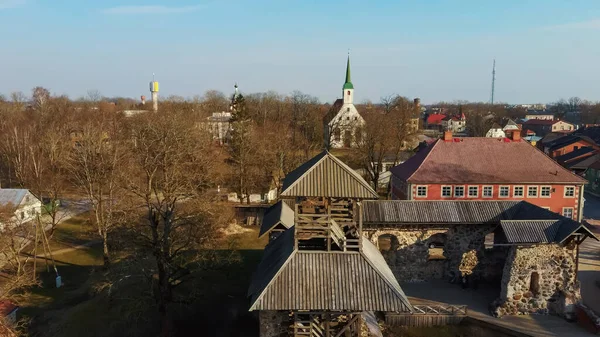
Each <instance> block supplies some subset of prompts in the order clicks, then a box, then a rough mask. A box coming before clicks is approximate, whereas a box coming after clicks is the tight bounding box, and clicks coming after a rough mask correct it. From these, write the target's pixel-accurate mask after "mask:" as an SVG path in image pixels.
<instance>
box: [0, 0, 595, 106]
mask: <svg viewBox="0 0 600 337" xmlns="http://www.w3.org/2000/svg"><path fill="white" fill-rule="evenodd" d="M342 6H345V7H342ZM344 8H348V9H347V10H346V11H345V10H343V9H344ZM340 9H342V10H340ZM334 11H335V12H336V13H341V14H342V15H332V13H333V12H334ZM269 13H272V14H276V15H270V14H269ZM392 13H393V15H392ZM598 17H600V7H599V6H597V5H596V4H594V3H593V2H592V1H577V2H576V3H569V4H566V3H562V2H559V1H551V2H548V1H543V2H542V1H532V2H529V3H527V4H521V3H519V2H518V1H509V2H503V3H502V4H479V3H477V2H474V1H435V2H432V3H427V4H414V3H413V4H394V3H391V2H388V1H385V2H380V3H378V4H368V5H367V4H361V3H358V2H350V3H348V4H342V3H341V2H339V1H325V2H320V3H315V4H310V5H308V4H303V3H287V4H279V3H277V2H273V1H259V2H257V3H253V4H252V5H250V4H246V3H236V2H221V1H213V2H197V1H196V2H194V1H180V2H178V3H177V4H168V3H165V2H160V1H158V2H156V3H152V4H146V3H142V2H141V1H131V2H128V3H123V2H121V1H107V2H103V3H98V4H80V3H78V2H75V1H65V2H62V3H60V4H50V3H47V2H44V1H33V0H3V1H0V19H1V20H0V29H3V30H4V31H6V32H11V34H10V35H8V36H7V38H6V39H5V41H4V42H5V44H4V46H5V48H6V50H9V51H10V52H9V53H5V54H3V55H2V56H0V64H1V66H0V67H1V68H2V73H3V75H4V76H3V78H5V79H8V80H5V81H3V82H2V83H0V92H1V93H3V94H4V95H8V94H10V93H11V92H14V91H22V92H24V93H28V92H29V91H30V90H31V88H33V87H35V86H38V85H39V86H44V87H47V88H49V89H50V91H51V92H52V93H53V94H57V95H63V94H66V95H68V96H70V97H72V98H77V97H81V96H85V94H86V93H87V91H88V90H98V91H99V92H101V93H102V94H103V95H105V96H108V97H114V96H123V97H139V96H140V95H142V94H147V90H146V88H147V83H148V82H149V81H150V80H151V75H152V73H156V79H157V80H158V81H160V82H161V84H162V88H163V90H162V91H161V96H162V97H167V96H169V95H179V96H183V97H193V96H195V95H202V94H203V93H204V92H205V91H206V90H210V89H216V90H220V91H223V92H225V93H229V92H230V91H231V90H232V89H231V88H232V86H233V84H234V83H236V82H237V83H238V84H239V85H240V88H241V89H243V91H244V92H246V93H251V92H265V91H269V90H274V91H276V92H279V93H281V94H288V93H290V92H292V91H294V90H300V91H302V92H304V93H306V94H310V95H312V96H316V97H318V98H319V99H320V100H321V101H322V102H331V101H333V100H335V99H336V98H338V97H339V96H340V89H341V88H340V87H341V85H342V84H343V75H344V74H343V72H344V66H345V58H346V54H347V50H348V48H349V49H350V51H351V58H352V67H353V79H354V82H355V85H356V101H357V102H362V101H364V100H371V101H373V102H376V101H378V100H379V98H380V97H382V96H387V95H390V94H394V93H398V94H401V95H403V96H407V97H420V98H421V99H422V102H423V103H425V104H428V103H433V102H437V101H455V100H468V101H478V102H487V101H489V97H490V91H491V72H492V62H493V60H494V59H496V61H497V67H496V93H495V101H497V102H506V103H510V104H524V103H550V102H553V101H555V100H557V99H559V98H568V97H571V96H578V97H581V98H583V99H588V100H591V101H598V100H600V94H598V91H597V90H595V87H594V85H593V84H594V80H595V78H597V77H598V76H600V68H598V67H590V66H589V65H591V64H594V63H595V59H596V58H597V56H598V54H599V53H600V50H599V47H597V45H596V44H593V43H589V42H590V41H593V39H594V35H595V34H596V33H597V31H598V29H600V20H598ZM308 22H310V24H307V23H308ZM575 48H576V49H575ZM575 50H576V51H577V52H574V51H575ZM40 51H43V52H40Z"/></svg>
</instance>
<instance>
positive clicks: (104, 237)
mask: <svg viewBox="0 0 600 337" xmlns="http://www.w3.org/2000/svg"><path fill="white" fill-rule="evenodd" d="M102 248H103V250H102V258H103V259H104V268H105V269H108V268H109V267H110V256H109V254H108V233H106V231H103V232H102Z"/></svg>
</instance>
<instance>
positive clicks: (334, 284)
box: [248, 229, 412, 312]
mask: <svg viewBox="0 0 600 337" xmlns="http://www.w3.org/2000/svg"><path fill="white" fill-rule="evenodd" d="M293 239H294V229H289V230H287V231H286V232H284V233H283V234H282V235H281V236H280V237H279V238H278V239H277V240H275V241H273V242H271V243H270V244H269V246H268V247H267V249H266V250H265V255H264V257H263V259H262V261H261V263H260V265H259V267H258V269H257V271H256V273H255V275H254V279H253V281H252V284H251V286H250V289H249V292H248V295H249V296H250V299H251V306H250V311H252V310H323V311H325V310H329V311H393V312H409V311H412V306H411V305H410V303H409V301H408V299H407V298H406V295H405V294H404V292H403V291H402V288H400V285H399V284H398V281H397V280H396V278H395V277H394V275H393V273H392V271H391V270H390V268H389V267H388V265H387V263H386V262H385V259H384V258H383V256H382V255H381V254H380V253H379V251H378V250H377V248H376V247H375V246H374V245H373V244H372V243H371V242H370V241H369V240H368V239H366V238H362V240H363V250H362V252H324V251H302V250H300V251H298V250H294V251H292V252H290V247H294V242H293Z"/></svg>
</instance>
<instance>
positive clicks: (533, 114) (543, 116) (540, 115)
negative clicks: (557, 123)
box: [525, 110, 554, 121]
mask: <svg viewBox="0 0 600 337" xmlns="http://www.w3.org/2000/svg"><path fill="white" fill-rule="evenodd" d="M525 119H540V120H548V121H552V120H554V115H553V114H551V113H549V112H547V111H545V110H541V111H540V110H530V111H527V114H526V115H525Z"/></svg>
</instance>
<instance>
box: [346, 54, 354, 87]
mask: <svg viewBox="0 0 600 337" xmlns="http://www.w3.org/2000/svg"><path fill="white" fill-rule="evenodd" d="M344 89H354V85H352V79H351V78H350V53H348V63H347V64H346V82H345V83H344Z"/></svg>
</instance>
